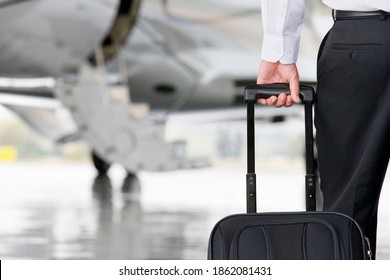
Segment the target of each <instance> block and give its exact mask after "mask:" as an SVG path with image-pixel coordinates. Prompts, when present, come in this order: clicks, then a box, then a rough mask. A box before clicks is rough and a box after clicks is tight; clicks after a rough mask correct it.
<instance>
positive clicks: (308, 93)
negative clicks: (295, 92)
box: [244, 83, 314, 103]
mask: <svg viewBox="0 0 390 280" xmlns="http://www.w3.org/2000/svg"><path fill="white" fill-rule="evenodd" d="M299 91H300V97H301V99H302V100H303V101H305V102H306V101H308V102H312V101H313V98H314V89H313V88H312V87H310V86H303V85H301V86H300V88H299ZM281 93H286V94H288V95H289V94H290V87H289V85H288V84H279V83H278V84H261V85H248V86H246V87H245V93H244V100H245V102H247V103H249V102H256V101H257V99H259V98H266V99H267V98H270V97H271V96H279V95H280V94H281Z"/></svg>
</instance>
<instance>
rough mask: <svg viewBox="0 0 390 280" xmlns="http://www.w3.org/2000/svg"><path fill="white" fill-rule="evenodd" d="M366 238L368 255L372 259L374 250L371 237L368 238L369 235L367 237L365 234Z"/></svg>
mask: <svg viewBox="0 0 390 280" xmlns="http://www.w3.org/2000/svg"><path fill="white" fill-rule="evenodd" d="M364 239H366V243H367V255H368V259H369V260H372V250H371V243H370V239H368V237H366V236H364Z"/></svg>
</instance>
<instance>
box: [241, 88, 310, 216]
mask: <svg viewBox="0 0 390 280" xmlns="http://www.w3.org/2000/svg"><path fill="white" fill-rule="evenodd" d="M281 93H286V94H290V88H289V86H288V84H262V85H248V86H246V87H245V91H244V100H245V102H246V103H247V149H248V151H247V153H248V154H247V160H248V161H247V175H246V189H247V212H248V213H256V212H257V206H256V172H255V103H256V102H257V99H259V98H269V97H271V96H278V95H279V94H281ZM300 97H301V99H302V100H303V103H304V105H305V148H306V180H305V188H306V210H307V211H315V210H316V194H315V183H316V179H315V177H316V176H315V168H314V151H313V148H314V140H313V108H312V107H313V102H314V88H313V87H310V86H303V85H301V86H300Z"/></svg>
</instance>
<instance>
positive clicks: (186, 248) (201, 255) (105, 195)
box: [0, 162, 390, 259]
mask: <svg viewBox="0 0 390 280" xmlns="http://www.w3.org/2000/svg"><path fill="white" fill-rule="evenodd" d="M0 175H1V179H2V184H1V185H0V191H1V196H0V221H1V227H0V258H1V259H205V258H206V256H207V243H208V237H209V233H210V231H211V229H212V227H213V225H214V224H215V223H216V222H217V221H218V220H219V219H220V218H222V217H224V216H226V215H228V214H232V213H237V212H242V211H244V210H245V205H244V201H245V193H244V192H245V191H244V188H245V186H244V182H243V181H244V180H243V179H244V176H243V175H242V170H241V169H240V168H236V169H234V168H226V169H224V168H209V169H202V170H193V171H180V172H173V173H141V174H140V175H139V177H135V176H126V174H125V173H124V171H123V170H121V169H120V168H119V167H118V168H115V167H114V169H113V170H112V172H111V173H110V176H109V177H107V176H102V177H95V171H94V170H93V169H92V167H91V166H90V165H89V164H88V163H85V164H74V163H72V164H71V163H66V162H54V163H51V162H50V163H46V162H34V163H7V164H4V163H3V164H0ZM271 181H272V183H270V182H271ZM221 182H222V183H221ZM258 182H259V184H260V185H261V186H265V185H269V184H273V188H265V187H262V189H261V197H262V199H261V201H260V203H259V205H260V208H261V210H262V211H288V210H291V211H294V210H302V209H303V200H302V199H300V197H302V196H301V195H302V191H303V190H301V186H302V185H303V179H302V174H301V172H300V171H290V172H286V173H285V174H284V176H276V173H272V172H270V174H263V176H262V177H260V178H259V179H258ZM386 184H387V186H388V185H389V184H388V183H386ZM295 185H296V187H295ZM281 186H288V187H287V188H284V189H283V187H281ZM387 186H385V187H384V191H385V190H386V189H388V187H387ZM280 193H283V194H284V197H285V198H286V199H287V200H288V201H286V200H284V199H281V198H280ZM388 200H389V198H387V195H386V196H385V200H384V201H382V202H381V205H388V203H386V201H388ZM384 207H385V206H382V210H381V212H380V213H381V215H380V226H379V227H380V234H379V249H378V259H390V246H389V244H390V240H389V238H388V236H389V232H390V228H389V226H390V220H389V215H390V213H389V211H387V209H385V208H384ZM386 211H387V213H386Z"/></svg>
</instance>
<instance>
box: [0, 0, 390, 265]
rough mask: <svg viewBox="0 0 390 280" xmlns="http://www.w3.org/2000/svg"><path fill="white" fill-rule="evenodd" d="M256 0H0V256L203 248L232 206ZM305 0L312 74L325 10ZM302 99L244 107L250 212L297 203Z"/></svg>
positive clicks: (95, 255) (258, 29) (253, 61)
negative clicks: (249, 129)
mask: <svg viewBox="0 0 390 280" xmlns="http://www.w3.org/2000/svg"><path fill="white" fill-rule="evenodd" d="M260 2H261V1H259V0H229V1H228V0H199V1H193V2H190V1H185V0H141V1H140V0H116V1H115V0H87V1H85V0H84V1H81V0H67V1H62V0H55V1H43V0H34V1H16V0H13V1H12V0H10V1H0V21H1V24H0V34H2V36H1V38H0V104H1V106H0V175H1V181H2V183H1V184H0V191H1V196H0V221H1V227H0V257H1V258H2V259H206V257H207V245H208V237H209V234H210V232H211V230H212V228H213V225H214V224H215V223H216V222H217V221H218V220H219V219H221V218H223V217H224V216H226V215H229V214H233V213H242V212H245V209H246V208H245V207H246V206H245V174H246V150H245V147H246V122H245V120H246V111H245V107H244V104H243V100H242V94H243V89H244V86H245V85H247V84H251V83H255V79H256V75H257V71H258V66H259V61H260V55H261V44H262V42H261V38H262V26H261V3H260ZM306 5H307V9H306V17H305V24H304V27H303V30H302V39H301V48H300V54H299V59H298V67H299V71H300V74H301V81H302V82H303V83H306V84H310V85H314V86H315V83H316V75H315V71H316V55H317V50H318V46H319V44H320V42H321V39H322V37H323V36H324V35H325V33H326V32H327V30H328V29H329V28H330V26H331V25H332V18H331V11H330V10H329V9H328V8H327V7H325V6H324V5H323V4H322V3H321V1H319V0H313V1H307V3H306ZM302 109H303V108H301V106H293V107H292V108H289V109H274V108H264V107H261V106H258V107H257V108H256V118H257V123H256V145H257V150H256V162H257V173H258V192H259V195H258V200H259V201H258V205H259V206H258V207H259V211H302V210H304V161H303V156H304V138H303V137H304V128H303V110H302ZM388 185H389V183H388V180H386V182H385V186H384V188H383V189H384V190H383V195H382V200H381V204H380V207H381V209H380V221H379V244H378V258H379V259H390V240H388V239H386V237H387V236H388V233H389V232H390V229H389V226H390V222H389V219H390V213H389V211H388V209H385V205H386V204H387V203H386V201H388V200H389V199H390V198H389V195H388V194H387V192H389V191H388V189H389V187H388Z"/></svg>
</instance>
